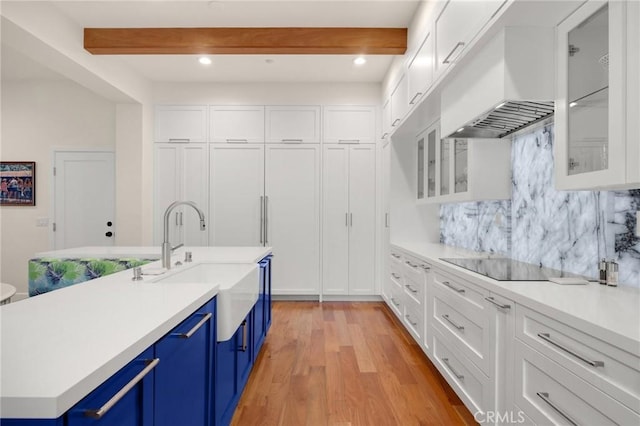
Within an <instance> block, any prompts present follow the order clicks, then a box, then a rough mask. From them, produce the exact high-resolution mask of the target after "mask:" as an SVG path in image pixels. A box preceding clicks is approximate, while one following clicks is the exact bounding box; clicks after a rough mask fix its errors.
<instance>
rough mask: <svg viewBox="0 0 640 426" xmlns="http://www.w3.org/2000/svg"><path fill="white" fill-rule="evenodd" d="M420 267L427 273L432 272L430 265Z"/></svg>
mask: <svg viewBox="0 0 640 426" xmlns="http://www.w3.org/2000/svg"><path fill="white" fill-rule="evenodd" d="M420 267H421V268H422V269H424V270H425V271H430V270H431V266H429V265H424V264H423V265H420Z"/></svg>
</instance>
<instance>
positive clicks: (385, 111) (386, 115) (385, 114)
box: [380, 99, 391, 144]
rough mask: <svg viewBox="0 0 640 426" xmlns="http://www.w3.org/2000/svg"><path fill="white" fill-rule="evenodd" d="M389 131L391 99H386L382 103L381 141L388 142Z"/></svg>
mask: <svg viewBox="0 0 640 426" xmlns="http://www.w3.org/2000/svg"><path fill="white" fill-rule="evenodd" d="M390 133H391V100H389V99H387V100H386V101H385V102H384V104H383V105H382V136H381V137H380V138H381V139H382V140H383V143H385V144H387V143H389V139H390V138H389V134H390Z"/></svg>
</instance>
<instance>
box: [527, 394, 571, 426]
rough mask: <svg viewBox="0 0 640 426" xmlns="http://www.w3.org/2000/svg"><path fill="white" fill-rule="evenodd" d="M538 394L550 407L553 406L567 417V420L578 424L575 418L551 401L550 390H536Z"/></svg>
mask: <svg viewBox="0 0 640 426" xmlns="http://www.w3.org/2000/svg"><path fill="white" fill-rule="evenodd" d="M536 395H538V396H539V397H540V399H542V400H543V401H544V402H546V403H547V404H549V407H551V408H553V409H554V410H556V411H557V412H558V413H559V414H560V415H561V416H562V417H564V418H565V420H567V421H568V422H569V423H571V424H572V425H573V426H578V423H577V422H576V421H575V420H573V419H572V418H571V417H570V416H569V415H568V414H567V413H565V412H564V411H563V410H561V409H560V407H558V406H557V405H556V404H554V403H553V401H551V399H549V393H548V392H536Z"/></svg>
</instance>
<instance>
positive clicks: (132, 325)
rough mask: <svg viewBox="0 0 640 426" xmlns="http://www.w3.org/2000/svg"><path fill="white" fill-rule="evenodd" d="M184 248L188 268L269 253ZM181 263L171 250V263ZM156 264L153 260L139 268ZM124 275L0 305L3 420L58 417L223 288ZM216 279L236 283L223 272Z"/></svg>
mask: <svg viewBox="0 0 640 426" xmlns="http://www.w3.org/2000/svg"><path fill="white" fill-rule="evenodd" d="M101 249H104V248H101ZM144 249H145V248H142V250H140V252H145V250H144ZM186 250H189V251H191V252H192V253H193V261H194V263H199V262H206V263H247V264H254V265H253V266H255V263H256V262H257V261H258V260H260V259H262V258H263V257H264V256H266V255H268V254H269V253H271V249H270V248H269V247H229V248H224V247H207V248H199V247H194V248H187V249H184V250H183V251H186ZM116 251H117V250H116ZM65 252H68V250H65ZM97 252H99V250H95V251H94V252H93V253H97ZM101 252H102V253H106V251H104V250H102V251H101ZM111 252H113V251H111ZM85 253H86V252H85ZM93 253H92V255H93ZM127 253H131V251H129V252H127ZM85 255H86V254H85ZM66 256H67V254H66V253H65V254H63V255H61V256H60V257H66ZM182 258H184V254H182V253H180V252H179V251H177V252H176V254H175V255H174V256H173V257H172V261H173V262H175V261H176V260H181V259H182ZM192 265H193V264H192ZM159 266H160V261H156V262H153V263H151V264H148V265H145V267H143V269H145V268H147V267H149V268H152V267H159ZM174 269H175V271H176V272H177V271H179V268H174ZM172 271H173V270H172ZM172 271H170V272H168V274H171V273H172ZM240 272H242V271H240ZM240 272H239V273H240ZM165 276H166V275H165ZM131 277H132V273H131V271H122V272H120V273H116V274H113V275H109V276H106V277H102V278H98V279H95V280H91V281H87V282H85V283H81V284H78V285H74V286H70V287H66V288H62V289H60V290H56V291H52V292H49V293H46V294H42V295H39V296H36V297H32V298H29V299H26V300H22V301H20V302H17V303H13V304H9V305H3V306H1V307H0V355H1V359H0V416H1V417H2V418H57V417H59V416H61V415H62V414H64V413H65V412H66V411H67V410H68V409H70V408H71V407H72V406H73V405H74V404H75V403H77V402H78V401H79V400H80V399H82V398H83V397H84V396H86V395H87V394H88V393H90V392H91V391H92V390H93V389H95V388H96V387H97V386H98V385H100V384H101V383H102V382H104V381H105V380H106V379H108V378H109V377H110V376H112V375H113V374H115V373H116V372H117V371H118V370H119V369H120V368H122V367H124V366H125V365H126V364H127V363H128V362H129V361H131V360H132V359H134V358H135V357H136V356H137V355H139V354H140V353H141V352H142V351H144V350H145V349H147V348H148V347H149V346H151V345H152V344H154V343H155V342H156V341H157V340H158V339H160V338H161V337H162V336H164V335H165V334H166V333H168V332H169V331H170V330H171V329H173V328H174V327H175V326H177V325H178V324H179V323H180V322H182V321H183V320H184V319H186V318H187V317H188V316H189V315H190V314H191V313H193V312H194V311H196V310H197V309H198V308H199V307H201V306H202V305H204V304H205V303H206V302H207V301H209V300H210V299H211V298H212V297H213V296H215V295H216V294H217V293H218V289H219V288H221V286H225V285H230V284H229V283H226V282H222V281H221V282H217V283H208V284H203V283H171V282H169V283H163V282H156V283H154V282H150V280H151V279H152V278H148V277H145V280H143V281H140V282H134V281H132V280H131ZM221 279H222V280H233V279H235V278H234V276H233V274H226V275H225V276H224V277H223V278H221Z"/></svg>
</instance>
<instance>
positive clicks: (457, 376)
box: [440, 358, 464, 380]
mask: <svg viewBox="0 0 640 426" xmlns="http://www.w3.org/2000/svg"><path fill="white" fill-rule="evenodd" d="M440 359H441V360H442V362H444V365H446V366H447V368H448V369H449V370H451V372H452V373H453V375H454V376H456V378H458V380H464V376H463V375H462V374H458V372H457V371H456V370H455V369H454V368H453V367H452V366H451V364H449V358H440Z"/></svg>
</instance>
